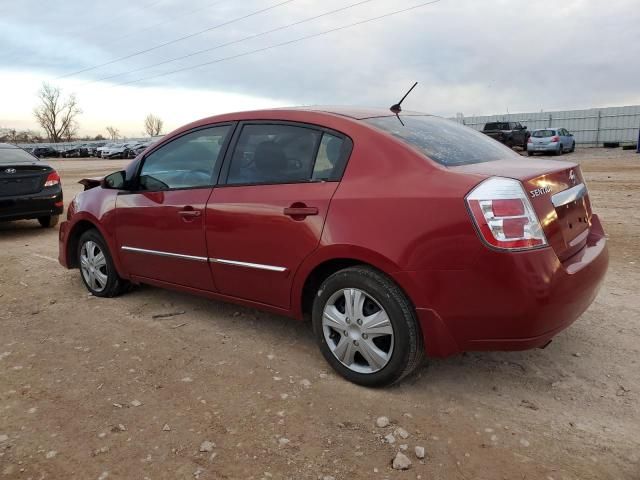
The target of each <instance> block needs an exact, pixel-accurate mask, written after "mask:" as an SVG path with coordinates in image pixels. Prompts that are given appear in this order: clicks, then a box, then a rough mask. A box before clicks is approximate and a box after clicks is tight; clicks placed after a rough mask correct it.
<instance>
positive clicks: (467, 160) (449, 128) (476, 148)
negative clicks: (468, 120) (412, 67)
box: [365, 115, 520, 167]
mask: <svg viewBox="0 0 640 480" xmlns="http://www.w3.org/2000/svg"><path fill="white" fill-rule="evenodd" d="M401 120H402V122H400V119H398V118H396V117H392V116H389V117H378V118H369V119H366V120H365V122H367V123H369V124H371V125H374V126H375V127H378V128H380V129H382V130H384V131H385V132H387V133H390V134H391V135H393V136H394V137H397V138H399V139H400V140H401V141H403V142H404V143H406V144H408V145H410V146H412V147H414V148H416V149H418V150H419V151H420V152H422V153H423V154H424V155H426V156H427V157H429V158H430V159H431V160H433V161H435V162H438V163H439V164H441V165H445V166H449V167H453V166H456V165H469V164H472V163H481V162H489V161H492V160H499V159H505V158H514V157H517V158H520V155H518V154H517V153H515V152H513V150H511V149H510V148H507V147H505V146H504V145H502V144H501V143H500V142H497V141H496V140H494V139H492V138H490V137H488V136H487V135H484V134H482V133H480V132H477V131H476V130H473V129H472V128H469V127H465V126H464V125H460V124H459V123H456V122H454V121H452V120H445V119H444V118H439V117H431V116H426V115H425V116H417V115H416V116H402V117H401ZM403 124H404V125H403ZM487 125H489V124H487Z"/></svg>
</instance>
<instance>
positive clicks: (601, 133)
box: [456, 105, 640, 147]
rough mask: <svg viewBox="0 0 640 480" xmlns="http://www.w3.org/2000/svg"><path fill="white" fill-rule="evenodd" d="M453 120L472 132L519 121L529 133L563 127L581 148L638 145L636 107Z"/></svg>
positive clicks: (639, 109) (638, 111)
mask: <svg viewBox="0 0 640 480" xmlns="http://www.w3.org/2000/svg"><path fill="white" fill-rule="evenodd" d="M456 121H458V122H460V123H464V124H465V125H467V126H469V127H472V128H474V129H476V130H482V128H483V127H484V124H485V123H487V122H496V121H505V122H507V121H508V122H520V123H522V125H526V126H527V128H528V129H529V131H532V130H535V129H538V128H547V127H558V128H560V127H564V128H566V129H567V130H569V131H570V132H571V133H573V135H574V136H575V139H576V143H577V144H578V145H582V146H594V147H595V146H601V145H602V144H603V143H604V142H619V143H621V144H633V143H636V142H638V132H639V130H640V105H633V106H628V107H609V108H590V109H588V110H567V111H560V112H538V113H511V114H504V115H489V116H479V117H464V116H462V115H460V114H458V116H457V118H456Z"/></svg>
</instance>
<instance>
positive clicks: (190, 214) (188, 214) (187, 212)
mask: <svg viewBox="0 0 640 480" xmlns="http://www.w3.org/2000/svg"><path fill="white" fill-rule="evenodd" d="M178 215H180V216H181V217H182V218H184V219H185V220H186V219H187V218H189V219H191V218H196V217H199V216H200V215H202V212H201V211H200V210H195V209H194V208H193V207H184V210H180V211H179V212H178Z"/></svg>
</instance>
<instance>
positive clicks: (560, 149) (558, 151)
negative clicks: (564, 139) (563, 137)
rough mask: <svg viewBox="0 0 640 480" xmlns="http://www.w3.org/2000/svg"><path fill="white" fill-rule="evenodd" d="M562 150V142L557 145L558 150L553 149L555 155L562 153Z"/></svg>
mask: <svg viewBox="0 0 640 480" xmlns="http://www.w3.org/2000/svg"><path fill="white" fill-rule="evenodd" d="M563 151H564V147H563V146H562V144H560V145H558V150H556V151H555V154H556V155H562V152H563Z"/></svg>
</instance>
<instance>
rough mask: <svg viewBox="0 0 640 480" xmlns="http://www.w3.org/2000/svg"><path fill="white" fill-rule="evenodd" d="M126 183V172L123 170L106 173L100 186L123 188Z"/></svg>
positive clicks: (111, 188)
mask: <svg viewBox="0 0 640 480" xmlns="http://www.w3.org/2000/svg"><path fill="white" fill-rule="evenodd" d="M126 184H127V173H126V172H125V171H124V170H121V171H119V172H115V173H112V174H110V175H107V176H106V177H104V178H103V179H102V182H101V184H100V186H101V187H102V188H106V189H109V190H124V189H125V187H126Z"/></svg>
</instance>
